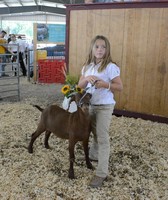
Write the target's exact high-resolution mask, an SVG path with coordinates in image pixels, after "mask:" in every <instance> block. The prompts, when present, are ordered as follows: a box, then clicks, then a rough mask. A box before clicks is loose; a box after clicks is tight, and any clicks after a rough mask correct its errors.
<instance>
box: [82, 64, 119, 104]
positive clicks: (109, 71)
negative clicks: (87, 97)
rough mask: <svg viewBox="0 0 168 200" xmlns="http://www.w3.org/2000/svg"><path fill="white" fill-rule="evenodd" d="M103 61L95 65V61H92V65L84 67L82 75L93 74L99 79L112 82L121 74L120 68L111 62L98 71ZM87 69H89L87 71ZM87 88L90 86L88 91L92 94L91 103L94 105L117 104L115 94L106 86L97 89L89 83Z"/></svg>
mask: <svg viewBox="0 0 168 200" xmlns="http://www.w3.org/2000/svg"><path fill="white" fill-rule="evenodd" d="M100 65H101V63H99V64H97V65H95V64H94V63H90V65H88V66H86V68H85V67H83V69H82V75H83V76H84V77H87V76H90V75H93V76H96V77H97V78H98V79H102V80H104V81H106V82H108V83H110V82H111V81H112V80H113V79H114V78H116V77H118V76H120V69H119V67H118V66H117V65H116V64H114V63H109V64H108V65H107V67H106V68H105V69H104V70H103V71H102V72H98V68H99V67H100ZM85 69H87V70H86V71H85ZM86 88H89V89H88V90H87V92H89V93H91V94H92V98H91V104H92V105H99V104H103V105H105V104H113V105H115V103H116V101H115V100H114V94H113V93H112V92H111V91H110V90H109V89H106V88H98V89H96V88H95V87H93V86H92V85H91V83H88V84H87V86H86Z"/></svg>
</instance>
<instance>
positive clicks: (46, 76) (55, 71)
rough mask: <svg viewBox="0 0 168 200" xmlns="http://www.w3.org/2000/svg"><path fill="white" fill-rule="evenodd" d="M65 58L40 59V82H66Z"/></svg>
mask: <svg viewBox="0 0 168 200" xmlns="http://www.w3.org/2000/svg"><path fill="white" fill-rule="evenodd" d="M64 65H65V61H64V60H54V59H53V60H52V59H51V60H50V59H42V60H38V82H39V83H62V84H63V83H64V82H65V76H64V74H63V68H64Z"/></svg>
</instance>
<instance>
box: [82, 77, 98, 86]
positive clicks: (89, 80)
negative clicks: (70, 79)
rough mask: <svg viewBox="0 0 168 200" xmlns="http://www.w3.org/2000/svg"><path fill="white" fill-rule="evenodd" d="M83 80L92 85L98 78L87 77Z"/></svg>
mask: <svg viewBox="0 0 168 200" xmlns="http://www.w3.org/2000/svg"><path fill="white" fill-rule="evenodd" d="M85 80H86V81H87V82H88V83H91V84H92V85H94V84H95V83H96V81H97V80H99V78H98V77H97V76H92V75H91V76H87V77H85Z"/></svg>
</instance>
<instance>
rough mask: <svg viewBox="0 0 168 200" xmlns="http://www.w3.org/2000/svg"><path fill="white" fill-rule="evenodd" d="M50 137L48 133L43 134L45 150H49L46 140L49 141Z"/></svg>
mask: <svg viewBox="0 0 168 200" xmlns="http://www.w3.org/2000/svg"><path fill="white" fill-rule="evenodd" d="M50 135H51V132H50V131H46V132H45V139H44V146H45V148H46V149H49V148H50V146H49V144H48V139H49V137H50Z"/></svg>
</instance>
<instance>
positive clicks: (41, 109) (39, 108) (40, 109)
mask: <svg viewBox="0 0 168 200" xmlns="http://www.w3.org/2000/svg"><path fill="white" fill-rule="evenodd" d="M33 107H36V108H37V109H38V110H39V111H41V112H43V110H44V109H43V108H41V107H40V106H38V105H33Z"/></svg>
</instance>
